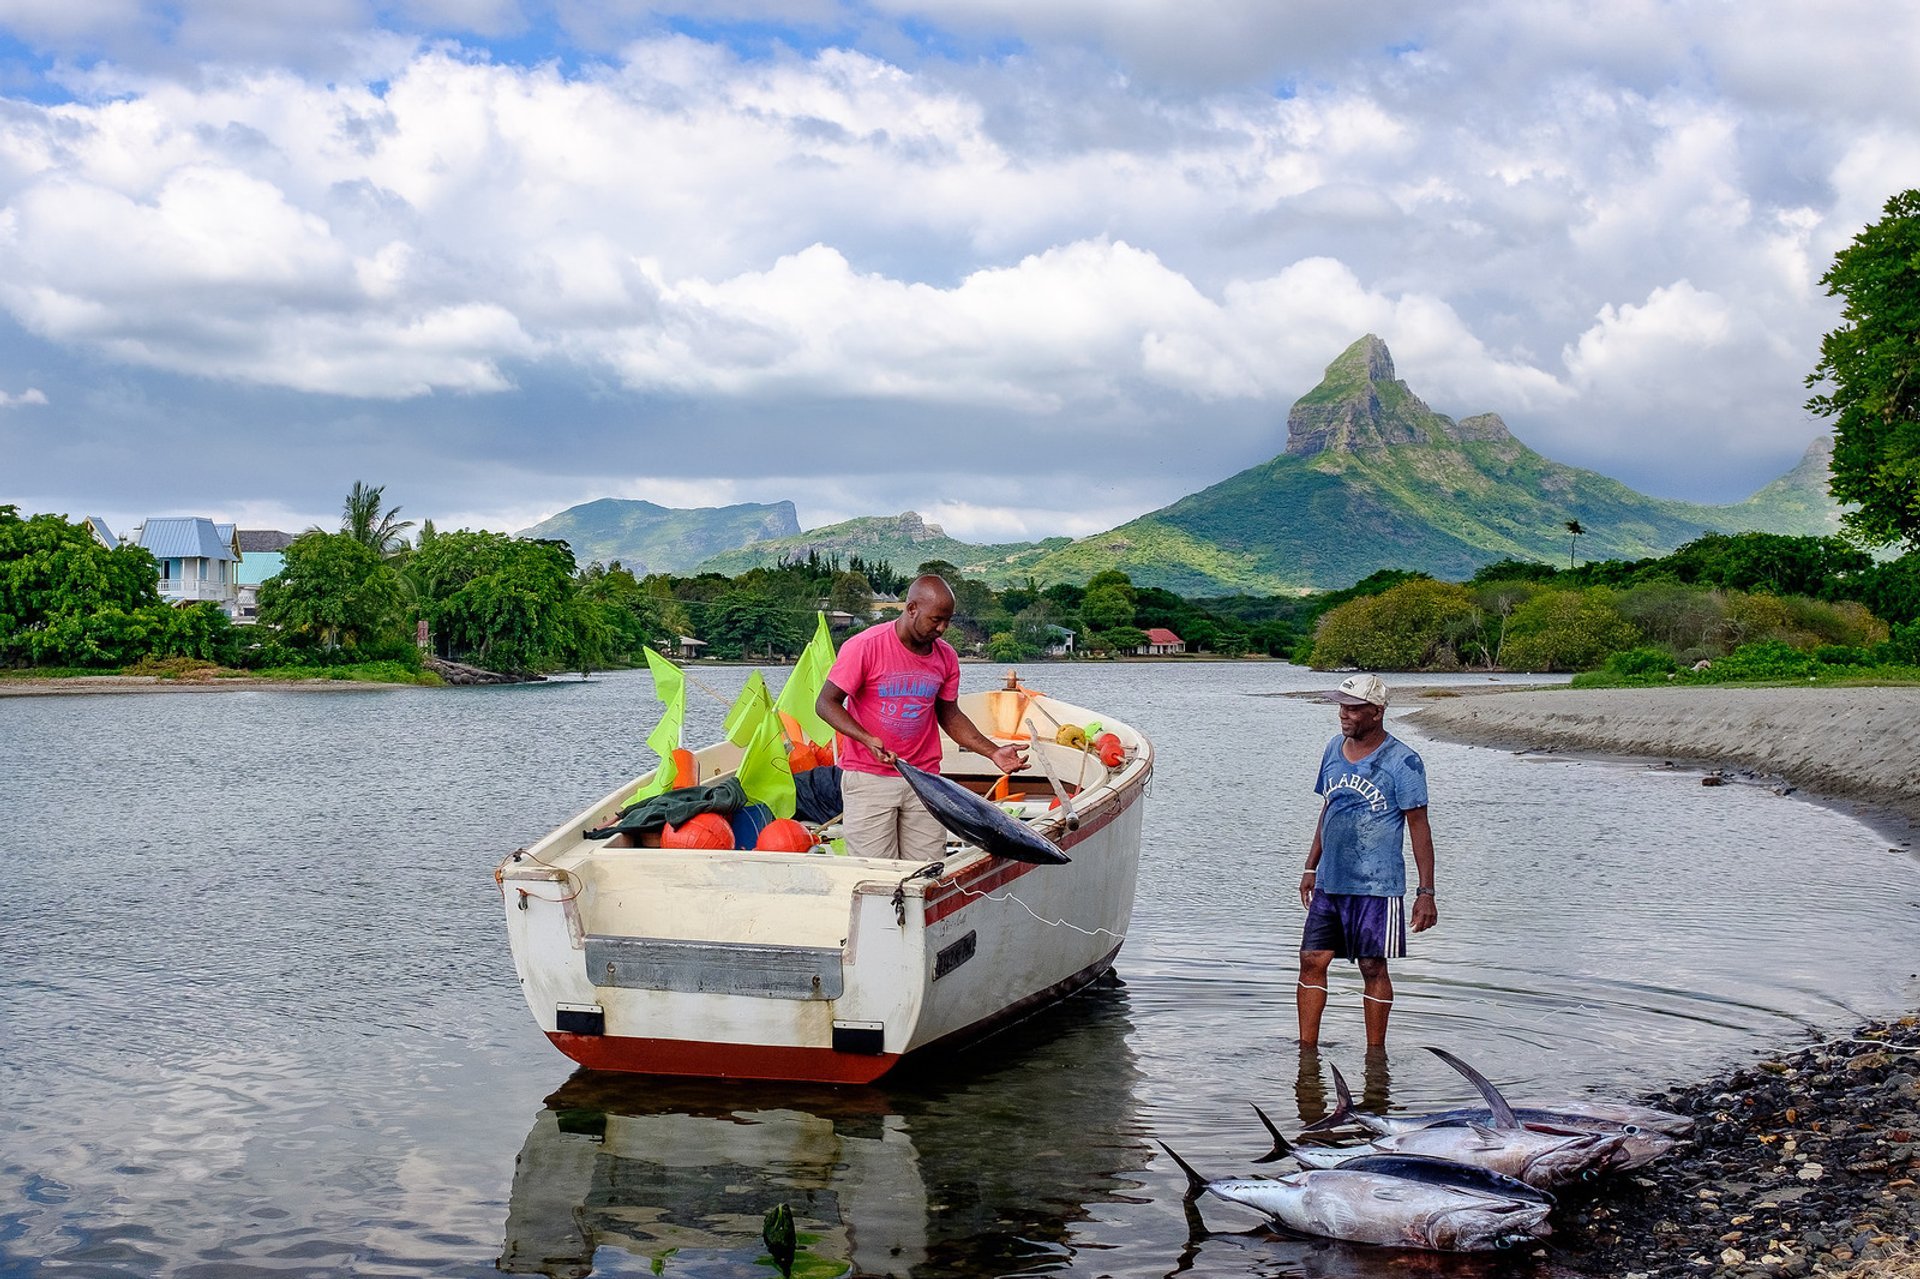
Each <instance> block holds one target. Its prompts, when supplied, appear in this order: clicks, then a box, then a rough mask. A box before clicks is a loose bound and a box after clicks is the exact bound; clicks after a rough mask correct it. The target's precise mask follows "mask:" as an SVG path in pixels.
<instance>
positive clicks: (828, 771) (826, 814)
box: [793, 764, 845, 826]
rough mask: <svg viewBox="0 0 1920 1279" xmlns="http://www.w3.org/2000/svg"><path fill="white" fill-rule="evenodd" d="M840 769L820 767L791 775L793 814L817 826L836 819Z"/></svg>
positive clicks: (835, 765)
mask: <svg viewBox="0 0 1920 1279" xmlns="http://www.w3.org/2000/svg"><path fill="white" fill-rule="evenodd" d="M844 807H845V805H843V804H842V803H841V802H840V766H839V765H838V764H821V765H819V766H817V767H814V768H809V769H807V770H806V771H804V772H799V773H795V774H794V775H793V815H794V816H795V817H798V818H799V819H800V820H801V821H803V822H812V823H813V824H814V825H816V826H818V825H819V824H820V823H822V822H830V821H832V820H833V819H834V818H836V817H838V816H840V812H841V809H842V808H844Z"/></svg>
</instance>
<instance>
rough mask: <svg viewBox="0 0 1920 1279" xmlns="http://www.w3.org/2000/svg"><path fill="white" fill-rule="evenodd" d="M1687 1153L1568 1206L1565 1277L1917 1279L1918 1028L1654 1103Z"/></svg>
mask: <svg viewBox="0 0 1920 1279" xmlns="http://www.w3.org/2000/svg"><path fill="white" fill-rule="evenodd" d="M1644 1100H1646V1101H1647V1102H1648V1104H1650V1105H1656V1106H1660V1107H1662V1108H1664V1109H1667V1110H1672V1111H1676V1112H1678V1113H1680V1114H1686V1115H1691V1116H1693V1119H1694V1130H1693V1133H1692V1134H1691V1138H1690V1140H1689V1141H1688V1142H1687V1143H1686V1144H1684V1145H1682V1146H1681V1147H1680V1148H1679V1149H1678V1150H1676V1151H1675V1152H1674V1153H1673V1154H1671V1155H1669V1156H1667V1157H1666V1158H1665V1159H1662V1160H1660V1161H1658V1162H1656V1163H1654V1164H1652V1165H1649V1166H1648V1167H1646V1168H1643V1169H1640V1170H1639V1171H1638V1172H1637V1173H1634V1174H1629V1175H1628V1176H1625V1177H1620V1178H1615V1179H1613V1180H1611V1181H1609V1182H1606V1183H1604V1184H1603V1185H1602V1186H1601V1187H1600V1189H1599V1190H1598V1191H1597V1192H1595V1193H1594V1194H1593V1195H1592V1196H1591V1197H1588V1198H1576V1197H1573V1196H1567V1197H1565V1198H1564V1199H1563V1208H1562V1213H1561V1216H1560V1222H1559V1225H1558V1227H1557V1229H1556V1232H1555V1236H1554V1241H1553V1242H1554V1249H1553V1251H1554V1253H1555V1254H1557V1263H1556V1265H1555V1267H1554V1269H1555V1271H1557V1273H1558V1274H1560V1275H1609V1276H1618V1277H1619V1279H1636V1276H1637V1277H1639V1279H1672V1277H1675V1276H1689V1277H1692V1279H1699V1277H1702V1276H1706V1277H1710V1279H1799V1277H1800V1276H1805V1275H1854V1276H1867V1275H1886V1276H1894V1275H1901V1276H1909V1275H1920V1253H1916V1252H1915V1251H1914V1241H1915V1240H1916V1239H1920V1185H1917V1184H1916V1178H1920V1164H1917V1163H1916V1155H1915V1150H1916V1137H1920V1018H1913V1017H1908V1018H1904V1019H1902V1020H1900V1021H1894V1022H1875V1023H1870V1024H1868V1025H1866V1026H1862V1027H1861V1028H1860V1029H1859V1030H1858V1031H1856V1032H1855V1033H1853V1034H1851V1035H1848V1036H1845V1037H1843V1038H1839V1039H1835V1040H1830V1041H1827V1042H1824V1043H1818V1044H1813V1045H1810V1046H1808V1047H1805V1048H1801V1049H1799V1050H1798V1051H1795V1052H1790V1053H1785V1054H1781V1055H1779V1056H1775V1057H1770V1058H1767V1059H1765V1060H1762V1061H1759V1062H1756V1063H1755V1064H1753V1065H1751V1066H1746V1067H1742V1068H1741V1069H1738V1070H1735V1071H1733V1072H1732V1073H1730V1074H1728V1075H1725V1076H1724V1077H1722V1078H1719V1079H1714V1080H1710V1081H1708V1082H1706V1083H1703V1084H1698V1085H1695V1086H1692V1087H1687V1088H1681V1089H1676V1090H1673V1091H1670V1092H1666V1093H1657V1094H1654V1095H1652V1096H1649V1097H1647V1098H1645V1099H1644Z"/></svg>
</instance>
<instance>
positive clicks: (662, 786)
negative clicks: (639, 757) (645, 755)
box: [627, 648, 687, 804]
mask: <svg viewBox="0 0 1920 1279" xmlns="http://www.w3.org/2000/svg"><path fill="white" fill-rule="evenodd" d="M641 651H642V652H644V653H646V655H647V670H648V672H649V673H651V674H652V676H653V695H654V696H655V697H657V698H659V699H660V700H661V702H662V703H664V704H665V706H666V709H665V710H663V711H662V712H660V722H659V723H658V724H655V725H654V726H653V731H652V732H651V733H648V734H647V745H648V746H649V747H651V748H652V749H653V753H654V754H656V755H658V756H659V757H660V766H659V767H658V768H656V769H654V770H653V780H652V781H650V782H648V783H647V784H646V785H644V786H642V787H640V789H638V790H636V791H635V792H634V793H633V794H631V795H629V796H628V797H627V803H629V804H631V803H634V802H635V801H637V800H642V799H649V798H651V797H653V796H655V795H664V794H665V793H666V791H667V788H668V787H670V786H672V785H673V751H674V748H675V747H676V746H678V745H680V733H681V725H682V724H683V723H684V721H685V720H686V716H687V680H686V676H684V675H682V674H681V673H680V668H679V667H678V666H675V665H674V664H673V663H672V662H669V661H668V660H667V659H666V658H664V657H662V656H660V654H658V653H656V652H654V651H653V650H652V649H651V648H646V649H642V650H641Z"/></svg>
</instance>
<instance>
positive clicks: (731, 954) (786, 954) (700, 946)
mask: <svg viewBox="0 0 1920 1279" xmlns="http://www.w3.org/2000/svg"><path fill="white" fill-rule="evenodd" d="M587 977H588V979H589V980H591V981H592V982H593V984H594V985H596V986H616V987H620V988H622V989H626V990H672V991H679V992H683V993H687V994H698V995H752V996H755V997H757V998H760V999H838V998H840V996H841V994H842V993H843V992H844V990H845V987H846V981H845V978H844V977H843V976H842V974H841V971H840V951H839V948H837V947H833V948H829V947H824V946H763V945H753V944H749V943H746V942H710V941H670V940H667V939H664V938H658V937H605V936H597V935H591V934H590V935H589V936H588V937H587Z"/></svg>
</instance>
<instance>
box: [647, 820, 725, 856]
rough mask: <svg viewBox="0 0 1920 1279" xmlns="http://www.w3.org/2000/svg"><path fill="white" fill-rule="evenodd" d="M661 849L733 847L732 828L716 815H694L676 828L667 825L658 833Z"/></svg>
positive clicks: (669, 824) (670, 824)
mask: <svg viewBox="0 0 1920 1279" xmlns="http://www.w3.org/2000/svg"><path fill="white" fill-rule="evenodd" d="M660 847H662V848H706V849H722V848H732V847H733V827H732V826H731V825H729V824H728V822H727V819H726V818H724V817H722V816H721V815H720V814H718V813H695V814H694V815H693V816H692V817H689V818H687V820H686V821H684V822H681V823H680V824H679V825H678V826H675V825H673V824H672V823H668V824H667V826H666V827H664V828H663V829H662V830H661V832H660Z"/></svg>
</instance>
